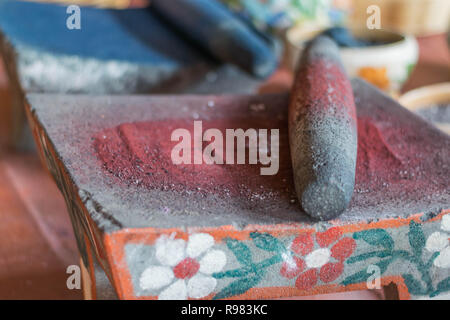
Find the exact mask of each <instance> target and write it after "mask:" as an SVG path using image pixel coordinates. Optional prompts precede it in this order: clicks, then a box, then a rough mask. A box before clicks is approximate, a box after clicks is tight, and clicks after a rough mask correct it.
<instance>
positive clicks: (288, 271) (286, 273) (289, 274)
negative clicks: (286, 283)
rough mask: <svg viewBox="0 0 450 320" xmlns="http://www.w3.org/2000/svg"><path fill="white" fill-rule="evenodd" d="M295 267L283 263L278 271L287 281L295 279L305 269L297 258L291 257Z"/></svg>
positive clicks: (301, 261)
mask: <svg viewBox="0 0 450 320" xmlns="http://www.w3.org/2000/svg"><path fill="white" fill-rule="evenodd" d="M293 259H294V262H295V266H291V265H289V264H288V263H287V262H283V264H282V265H281V269H280V274H281V275H282V276H283V277H285V278H288V279H292V278H295V277H296V276H297V275H298V274H299V273H300V272H302V271H303V269H304V268H305V263H304V262H303V260H302V259H300V258H299V257H293Z"/></svg>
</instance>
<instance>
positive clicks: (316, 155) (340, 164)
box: [289, 36, 357, 220]
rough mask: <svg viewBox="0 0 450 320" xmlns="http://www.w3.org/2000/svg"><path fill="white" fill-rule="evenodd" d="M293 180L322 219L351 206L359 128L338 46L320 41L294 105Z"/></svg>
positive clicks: (304, 68)
mask: <svg viewBox="0 0 450 320" xmlns="http://www.w3.org/2000/svg"><path fill="white" fill-rule="evenodd" d="M289 143H290V148H291V156H292V167H293V171H294V182H295V188H296V191H297V196H298V199H299V202H300V204H301V206H302V208H303V210H304V211H305V212H307V213H308V214H309V215H310V216H311V217H313V218H315V219H320V220H329V219H332V218H335V217H337V216H338V215H339V214H341V213H342V212H343V211H344V210H345V209H346V208H347V206H348V204H349V202H350V199H351V197H352V194H353V188H354V185H355V169H356V148H357V125H356V110H355V103H354V99H353V92H352V87H351V84H350V80H349V79H348V78H347V75H346V73H345V70H344V67H343V66H342V63H341V61H340V57H339V48H338V47H337V45H336V44H335V43H334V42H333V41H332V40H331V39H329V38H328V37H325V36H321V37H318V38H315V39H314V40H313V41H312V42H311V43H310V44H309V45H308V47H307V48H306V50H305V53H304V54H303V56H302V59H301V62H300V66H299V70H298V74H297V76H296V79H295V83H294V87H293V89H292V91H291V98H290V105H289Z"/></svg>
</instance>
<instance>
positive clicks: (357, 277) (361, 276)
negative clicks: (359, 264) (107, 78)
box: [342, 258, 393, 286]
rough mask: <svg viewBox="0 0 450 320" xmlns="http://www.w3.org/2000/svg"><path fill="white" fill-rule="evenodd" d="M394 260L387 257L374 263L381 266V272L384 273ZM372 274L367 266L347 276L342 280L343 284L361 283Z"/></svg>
mask: <svg viewBox="0 0 450 320" xmlns="http://www.w3.org/2000/svg"><path fill="white" fill-rule="evenodd" d="M392 261H393V259H392V258H391V259H385V260H382V261H380V262H378V263H375V264H374V265H376V266H378V267H379V268H380V273H381V274H383V273H385V272H386V269H387V267H388V266H389V264H390V263H391V262H392ZM371 275H372V273H369V272H367V268H365V269H362V270H361V271H359V272H356V273H354V274H352V275H350V276H348V277H347V278H345V279H344V281H342V284H343V285H344V286H346V285H349V284H355V283H361V282H364V281H367V279H368V278H369V277H370V276H371Z"/></svg>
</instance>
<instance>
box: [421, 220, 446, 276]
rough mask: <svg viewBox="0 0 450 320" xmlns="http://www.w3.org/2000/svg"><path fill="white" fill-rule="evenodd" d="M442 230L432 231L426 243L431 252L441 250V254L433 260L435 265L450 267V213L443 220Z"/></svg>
mask: <svg viewBox="0 0 450 320" xmlns="http://www.w3.org/2000/svg"><path fill="white" fill-rule="evenodd" d="M441 230H442V231H443V232H441V231H436V232H434V233H432V234H431V235H430V236H429V237H428V238H427V242H426V244H425V248H426V249H427V250H428V251H430V252H439V256H437V257H436V259H435V260H434V261H433V265H434V266H436V267H439V268H450V215H446V216H444V217H443V218H442V221H441Z"/></svg>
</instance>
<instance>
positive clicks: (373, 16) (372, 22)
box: [366, 4, 381, 30]
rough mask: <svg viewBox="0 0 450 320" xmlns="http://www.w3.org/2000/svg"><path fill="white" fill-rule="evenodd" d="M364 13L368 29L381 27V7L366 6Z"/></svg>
mask: <svg viewBox="0 0 450 320" xmlns="http://www.w3.org/2000/svg"><path fill="white" fill-rule="evenodd" d="M366 13H367V14H368V15H369V17H368V18H367V20H366V25H367V28H368V29H369V30H374V29H381V9H380V7H379V6H377V5H374V4H373V5H371V6H368V7H367V10H366Z"/></svg>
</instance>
